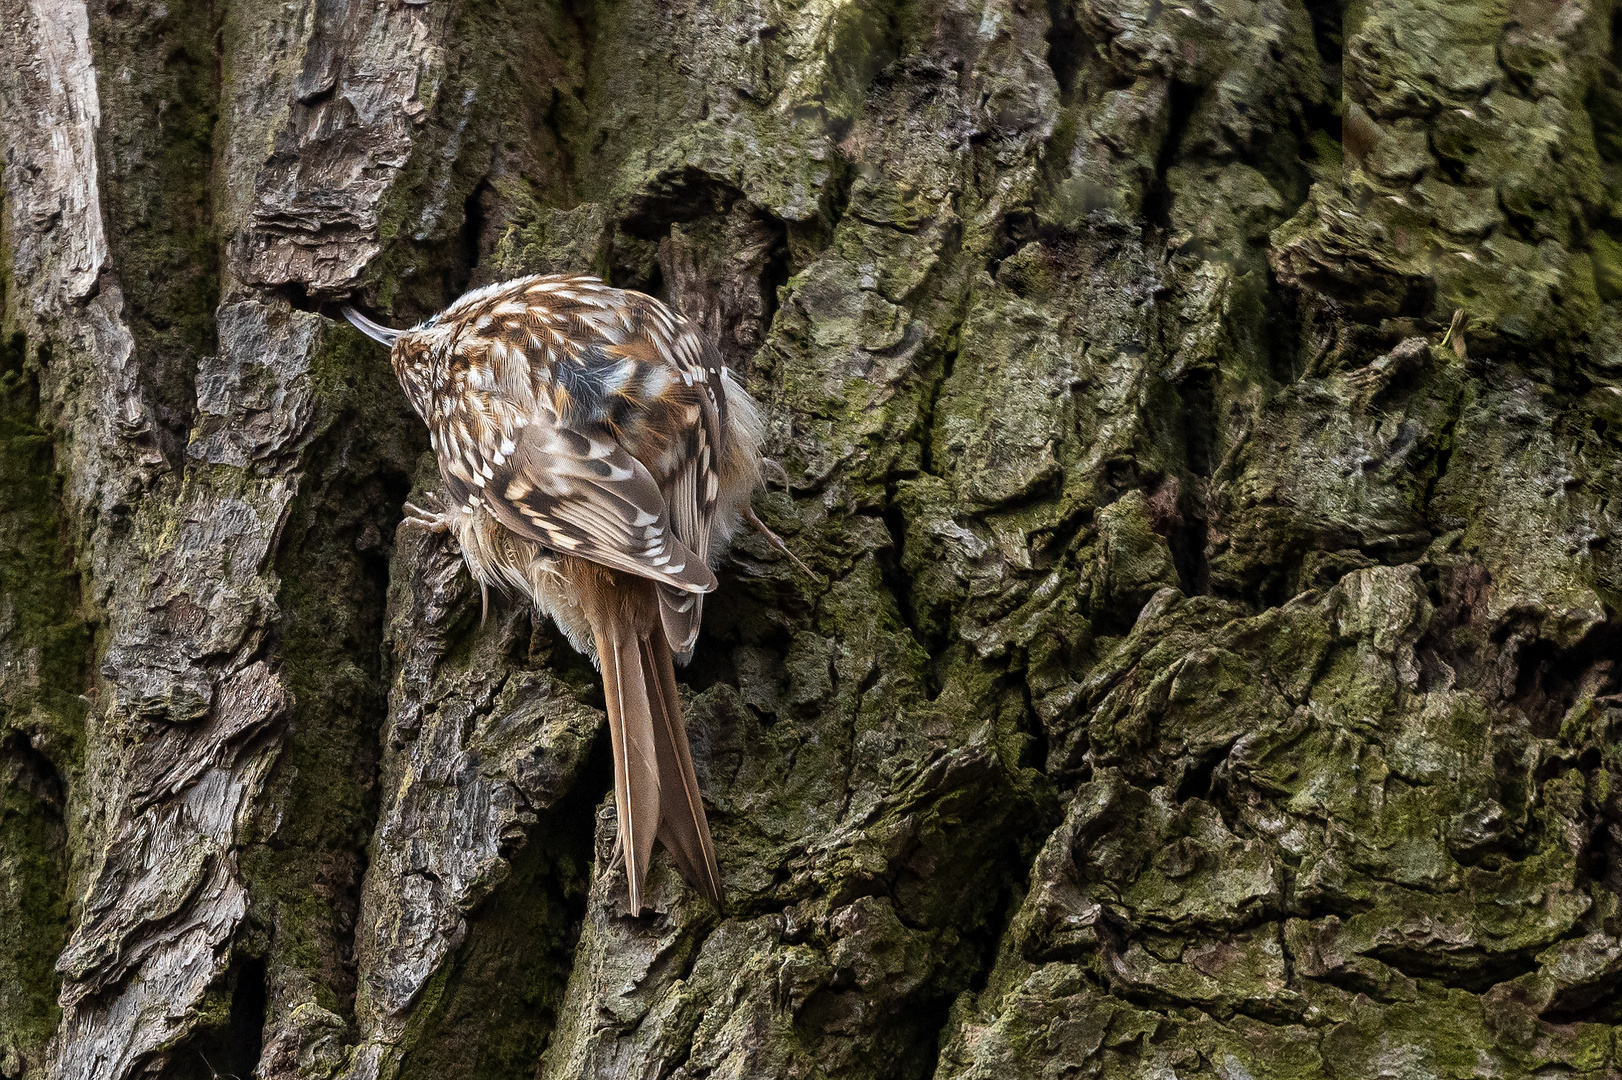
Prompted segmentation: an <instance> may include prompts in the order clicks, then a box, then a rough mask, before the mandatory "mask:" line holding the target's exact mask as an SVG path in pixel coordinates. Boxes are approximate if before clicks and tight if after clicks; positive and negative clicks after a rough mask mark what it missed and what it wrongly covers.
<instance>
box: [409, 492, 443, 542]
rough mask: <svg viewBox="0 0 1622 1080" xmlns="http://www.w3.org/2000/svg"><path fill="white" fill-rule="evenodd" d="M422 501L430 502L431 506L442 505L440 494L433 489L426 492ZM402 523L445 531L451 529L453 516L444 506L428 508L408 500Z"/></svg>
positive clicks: (424, 529) (426, 530)
mask: <svg viewBox="0 0 1622 1080" xmlns="http://www.w3.org/2000/svg"><path fill="white" fill-rule="evenodd" d="M422 501H423V502H425V503H428V504H429V507H441V503H440V501H439V496H438V495H435V494H434V493H433V492H432V491H429V492H426V493H424V495H423V500H422ZM400 524H402V525H410V526H411V527H412V528H414V529H422V530H423V531H424V532H430V533H444V532H450V531H451V516H450V515H449V514H447V513H445V511H444V509H443V508H440V509H428V508H424V507H421V506H418V505H417V504H416V503H409V502H408V503H406V504H405V517H404V518H402V519H401V521H400Z"/></svg>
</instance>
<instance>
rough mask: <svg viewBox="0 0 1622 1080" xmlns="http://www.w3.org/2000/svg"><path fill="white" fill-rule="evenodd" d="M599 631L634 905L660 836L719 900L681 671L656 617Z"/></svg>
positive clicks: (611, 623) (689, 874)
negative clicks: (679, 693) (683, 702)
mask: <svg viewBox="0 0 1622 1080" xmlns="http://www.w3.org/2000/svg"><path fill="white" fill-rule="evenodd" d="M605 621H606V622H607V625H605V626H601V627H598V628H596V629H597V655H598V659H599V661H600V663H601V666H602V672H603V693H604V696H605V697H606V698H607V700H608V731H609V738H610V740H611V741H612V743H613V750H614V802H615V804H616V806H617V807H618V809H619V839H620V848H621V850H622V851H623V852H624V854H625V873H626V877H627V878H628V882H629V885H630V894H631V910H632V912H633V913H634V914H641V912H642V883H643V879H644V878H645V877H646V876H647V872H648V859H649V857H650V856H651V855H652V853H653V841H654V837H655V836H657V837H658V838H659V839H661V840H663V841H664V843H665V847H667V848H668V849H669V850H670V854H671V856H672V857H673V858H674V859H675V860H676V865H677V866H678V867H680V869H681V872H682V876H683V877H685V878H686V879H687V880H688V882H689V883H691V884H692V886H693V887H694V888H695V889H697V890H698V891H699V892H701V893H703V894H704V895H705V896H706V897H708V898H709V899H710V901H712V902H713V903H715V904H716V905H719V904H720V903H721V872H720V868H719V867H718V866H717V865H716V862H715V849H714V847H713V845H712V844H711V842H710V827H709V822H708V821H707V820H706V819H705V816H704V804H703V802H702V801H701V800H700V797H699V790H698V777H697V775H696V774H695V773H694V772H693V757H692V753H691V751H690V750H689V748H688V744H687V726H686V725H685V724H683V723H682V718H681V699H680V698H679V697H678V696H677V693H676V669H675V666H674V664H673V663H672V662H671V655H670V646H669V645H668V644H666V642H665V637H664V631H663V630H662V629H661V628H660V626H659V624H658V623H657V621H653V622H651V624H650V625H646V626H645V627H644V628H641V632H640V633H639V632H638V629H637V628H633V627H631V626H628V625H626V621H625V620H622V619H609V620H605Z"/></svg>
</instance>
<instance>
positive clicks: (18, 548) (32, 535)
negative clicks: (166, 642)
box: [0, 295, 91, 1075]
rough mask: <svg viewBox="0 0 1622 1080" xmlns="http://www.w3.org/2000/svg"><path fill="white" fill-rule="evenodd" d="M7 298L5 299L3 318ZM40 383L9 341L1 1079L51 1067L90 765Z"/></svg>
mask: <svg viewBox="0 0 1622 1080" xmlns="http://www.w3.org/2000/svg"><path fill="white" fill-rule="evenodd" d="M3 303H4V297H3V295H0V306H3ZM35 376H36V372H35V370H34V369H33V367H32V365H31V364H30V361H29V359H28V357H27V348H26V342H25V340H24V339H23V336H22V335H21V334H18V333H7V334H5V335H4V337H0V1071H4V1072H5V1073H6V1074H7V1075H21V1074H22V1073H21V1070H22V1069H23V1068H27V1069H28V1070H29V1071H30V1073H31V1074H32V1071H33V1070H35V1069H38V1068H40V1067H41V1065H42V1063H43V1055H44V1051H45V1044H46V1042H47V1041H48V1040H49V1038H50V1037H51V1035H52V1033H53V1032H54V1030H55V1027H56V1023H57V1018H58V1015H59V1010H58V1009H57V1006H56V991H57V988H58V986H59V980H58V978H57V975H56V972H55V970H54V965H55V960H56V956H57V954H58V953H60V951H61V949H62V947H63V946H64V945H65V944H66V942H67V934H68V927H69V923H68V918H69V913H68V902H67V895H68V854H67V845H68V832H69V826H68V806H67V800H68V797H69V788H70V786H71V785H72V784H73V783H75V782H76V781H77V779H78V775H79V771H80V768H81V765H82V761H83V755H84V719H85V714H86V706H85V700H84V698H83V697H81V695H82V694H83V693H84V692H85V690H86V688H87V685H88V679H89V660H90V639H91V634H90V628H89V626H88V625H87V623H86V620H85V618H84V615H83V612H82V609H81V601H80V594H79V579H78V576H77V574H76V573H75V572H74V568H73V562H72V558H71V554H70V553H69V552H68V551H67V550H65V548H64V542H63V523H62V521H61V505H60V494H61V493H60V479H59V478H58V477H57V475H56V474H55V471H54V468H55V462H54V453H53V447H52V444H51V439H50V437H49V436H48V435H47V434H46V433H45V432H44V431H43V430H42V429H41V428H40V427H39V426H38V419H37V414H38V410H39V400H38V389H37V386H36V384H35Z"/></svg>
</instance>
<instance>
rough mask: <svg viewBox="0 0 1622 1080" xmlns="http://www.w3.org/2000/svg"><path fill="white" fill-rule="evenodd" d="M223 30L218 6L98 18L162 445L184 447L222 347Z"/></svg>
mask: <svg viewBox="0 0 1622 1080" xmlns="http://www.w3.org/2000/svg"><path fill="white" fill-rule="evenodd" d="M219 27H220V22H219V5H216V4H214V3H212V2H210V0H164V2H161V3H148V2H144V0H143V2H137V3H134V4H121V5H112V6H107V7H103V8H99V9H97V11H96V13H94V14H93V15H92V18H91V34H92V37H93V39H94V43H95V51H96V61H97V71H98V72H99V73H100V74H101V76H102V77H101V79H100V81H99V84H98V87H97V89H98V92H99V95H100V103H101V112H102V123H101V127H100V129H99V130H100V134H99V137H98V138H97V140H96V148H97V153H98V157H99V164H100V168H101V174H100V180H101V188H100V194H101V199H102V213H103V218H104V220H105V221H106V223H107V226H108V230H107V233H108V244H109V247H110V250H111V253H112V256H113V265H114V266H115V267H116V270H117V274H118V279H119V283H120V285H121V287H122V288H123V291H124V301H125V307H124V312H123V315H124V319H125V322H126V323H127V324H128V325H129V327H130V330H131V332H132V333H133V334H134V336H135V348H136V356H137V358H138V359H139V361H140V363H141V366H142V369H143V373H144V374H145V376H146V380H147V382H148V385H149V386H150V391H149V393H150V394H151V401H152V404H153V405H154V407H155V411H156V414H157V417H158V420H159V422H160V423H161V424H162V425H163V427H164V429H165V431H166V435H165V436H164V437H165V438H167V439H174V440H177V441H178V440H182V439H183V436H184V431H185V429H186V428H187V427H188V426H189V424H190V413H191V409H192V405H193V398H194V396H195V395H194V392H193V386H192V382H193V379H194V376H195V372H196V370H197V365H198V362H199V361H200V360H201V359H202V358H203V357H204V356H207V355H208V354H210V353H212V352H214V348H215V347H214V308H215V305H216V304H217V303H218V301H219V273H220V271H219V238H218V236H217V234H216V232H215V229H214V221H213V180H214V175H213V170H214V146H213V142H214V126H215V122H216V120H217V119H218V116H219V87H218V85H217V84H216V81H215V80H216V78H217V72H216V67H215V64H216V59H215V57H216V40H215V39H216V35H217V34H218V33H219ZM109 76H111V77H109ZM172 449H174V447H173V446H169V447H166V450H172Z"/></svg>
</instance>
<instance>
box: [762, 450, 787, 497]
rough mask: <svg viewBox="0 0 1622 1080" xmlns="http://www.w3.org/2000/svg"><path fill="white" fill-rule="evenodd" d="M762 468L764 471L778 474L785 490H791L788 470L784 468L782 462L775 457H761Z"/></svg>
mask: <svg viewBox="0 0 1622 1080" xmlns="http://www.w3.org/2000/svg"><path fill="white" fill-rule="evenodd" d="M760 468H761V471H762V472H764V473H771V474H775V475H776V476H777V478H778V479H779V480H781V481H782V483H783V490H784V491H788V490H789V482H788V470H787V469H785V468H783V466H782V464H781V463H779V462H778V461H776V460H775V459H773V458H761V459H760Z"/></svg>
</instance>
